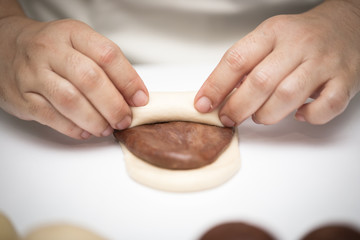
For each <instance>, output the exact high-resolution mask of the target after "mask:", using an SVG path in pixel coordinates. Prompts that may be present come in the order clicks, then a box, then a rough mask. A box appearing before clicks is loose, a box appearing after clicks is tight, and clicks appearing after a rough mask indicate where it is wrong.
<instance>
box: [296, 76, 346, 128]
mask: <svg viewBox="0 0 360 240" xmlns="http://www.w3.org/2000/svg"><path fill="white" fill-rule="evenodd" d="M342 82H343V80H342V79H341V78H336V79H331V80H329V81H328V82H327V83H326V84H325V86H324V89H323V90H322V91H321V92H320V95H319V97H318V98H317V99H315V100H314V101H313V102H310V103H306V104H304V105H302V106H301V107H300V108H299V109H298V111H297V112H296V114H295V118H296V119H297V120H299V121H307V122H309V123H312V124H325V123H327V122H329V121H330V120H331V119H333V118H335V117H336V116H337V115H339V114H340V113H342V112H343V111H344V110H345V108H346V107H347V105H348V103H349V101H350V93H349V90H348V89H346V87H344V85H343V84H342Z"/></svg>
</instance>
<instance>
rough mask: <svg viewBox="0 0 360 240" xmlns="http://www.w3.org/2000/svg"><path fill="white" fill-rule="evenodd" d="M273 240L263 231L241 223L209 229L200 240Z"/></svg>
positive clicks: (225, 224)
mask: <svg viewBox="0 0 360 240" xmlns="http://www.w3.org/2000/svg"><path fill="white" fill-rule="evenodd" d="M219 239H228V240H242V239H244V240H245V239H246V240H274V239H275V238H273V237H272V236H271V235H270V234H269V233H267V232H266V231H265V230H263V229H261V228H259V227H256V226H252V225H249V224H245V223H242V222H231V223H224V224H221V225H218V226H215V227H213V228H211V229H210V230H209V231H207V232H206V233H205V234H204V235H203V236H202V237H201V238H200V240H219Z"/></svg>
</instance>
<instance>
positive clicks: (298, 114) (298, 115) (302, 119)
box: [295, 113, 306, 122]
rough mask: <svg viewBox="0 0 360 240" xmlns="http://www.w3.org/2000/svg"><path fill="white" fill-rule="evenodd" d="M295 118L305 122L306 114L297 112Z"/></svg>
mask: <svg viewBox="0 0 360 240" xmlns="http://www.w3.org/2000/svg"><path fill="white" fill-rule="evenodd" d="M295 119H296V120H298V121H299V122H305V121H306V119H305V117H304V115H302V114H300V113H296V114H295Z"/></svg>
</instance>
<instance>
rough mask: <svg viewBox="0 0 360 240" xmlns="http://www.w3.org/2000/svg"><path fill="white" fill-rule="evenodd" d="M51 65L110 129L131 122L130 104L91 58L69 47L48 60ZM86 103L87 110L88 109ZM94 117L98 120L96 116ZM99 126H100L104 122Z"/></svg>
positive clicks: (121, 126)
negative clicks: (99, 115) (102, 118)
mask: <svg viewBox="0 0 360 240" xmlns="http://www.w3.org/2000/svg"><path fill="white" fill-rule="evenodd" d="M50 65H51V67H52V68H53V70H54V71H55V72H56V73H57V74H59V75H61V76H62V77H63V78H65V79H67V80H68V81H69V82H71V83H72V84H73V85H74V86H75V87H76V88H77V89H79V91H80V92H81V93H82V95H84V96H85V97H86V98H87V99H88V100H89V101H90V103H91V104H92V106H94V107H95V109H96V110H97V111H98V112H99V113H100V114H101V115H102V116H103V117H104V118H105V119H106V120H107V122H108V123H109V124H110V125H111V126H112V128H116V129H124V128H126V127H128V126H129V125H130V123H131V111H130V108H129V106H128V105H127V103H126V101H125V100H124V98H123V96H122V95H121V94H120V92H119V91H118V90H117V89H116V87H115V86H114V85H113V83H112V82H111V81H110V80H109V78H108V77H107V75H106V74H105V73H104V71H103V70H102V69H101V68H100V67H99V66H98V65H97V64H96V63H95V62H94V61H92V60H91V59H90V58H88V57H86V56H84V55H83V54H82V53H80V52H78V51H76V50H74V49H71V48H68V49H67V51H65V53H64V54H62V55H60V56H59V57H57V58H56V59H51V62H50ZM84 104H85V103H84ZM88 105H89V104H86V109H89V106H88ZM84 106H85V105H84ZM78 107H80V106H78ZM84 109H85V107H84ZM74 113H75V112H74ZM84 114H85V113H84ZM88 114H94V116H95V115H98V114H95V111H91V112H90V111H89V112H88ZM85 116H86V115H85ZM89 117H91V115H89ZM96 120H97V121H99V117H98V116H97V119H96ZM94 123H95V122H94ZM80 126H81V125H80ZM99 126H103V124H101V125H99ZM91 129H92V131H94V130H95V129H94V128H93V126H92V127H91Z"/></svg>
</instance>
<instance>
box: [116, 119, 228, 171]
mask: <svg viewBox="0 0 360 240" xmlns="http://www.w3.org/2000/svg"><path fill="white" fill-rule="evenodd" d="M233 134H234V129H233V128H223V127H216V126H210V125H205V124H200V123H193V122H166V123H155V124H146V125H140V126H137V127H133V128H129V129H125V130H122V131H115V132H114V136H115V137H116V139H118V140H119V141H120V142H121V143H123V144H124V145H125V146H126V147H127V149H128V150H129V151H131V152H132V153H133V154H134V155H135V156H137V157H139V158H140V159H142V160H144V161H146V162H148V163H150V164H153V165H155V166H158V167H161V168H167V169H176V170H180V169H181V170H183V169H195V168H200V167H203V166H205V165H207V164H210V163H212V162H214V161H215V160H216V159H217V157H218V156H219V155H220V154H221V153H222V152H223V151H224V149H226V147H227V146H228V145H229V144H230V142H231V139H232V137H233Z"/></svg>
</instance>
